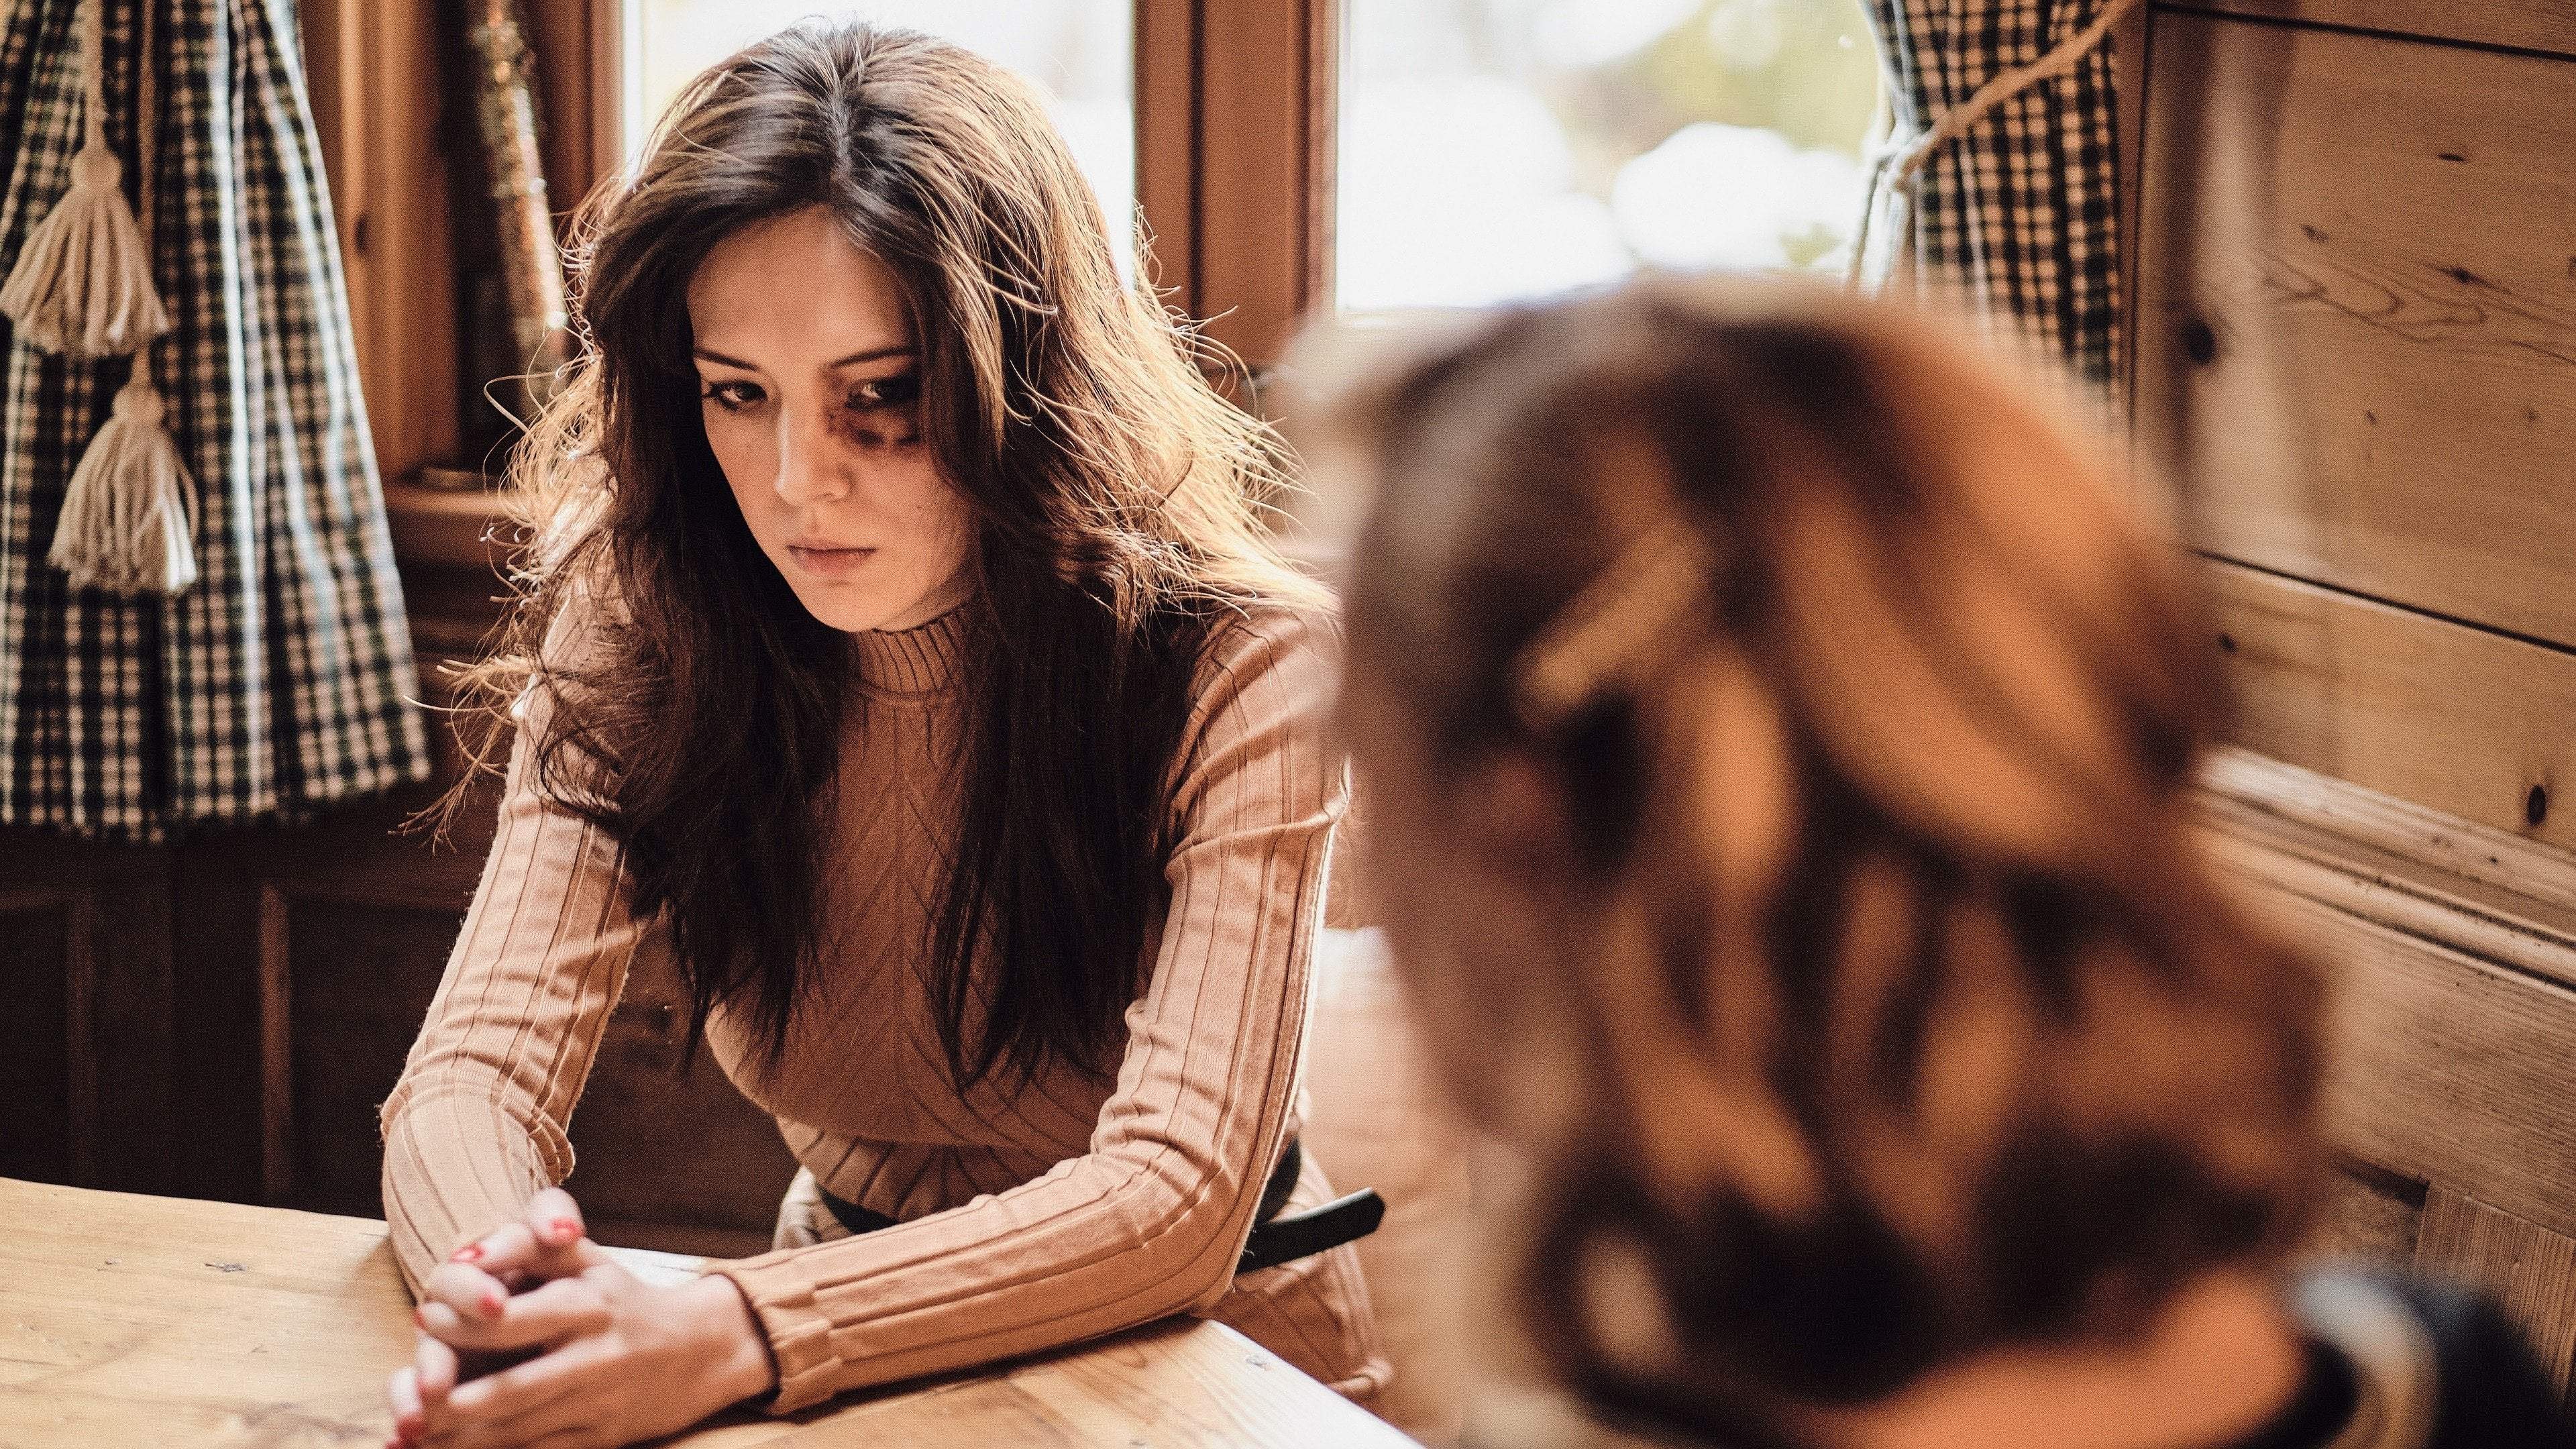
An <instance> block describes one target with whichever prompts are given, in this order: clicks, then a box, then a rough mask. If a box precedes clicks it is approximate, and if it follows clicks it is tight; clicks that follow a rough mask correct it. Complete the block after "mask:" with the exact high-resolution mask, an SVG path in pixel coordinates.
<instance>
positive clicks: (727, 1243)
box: [565, 950, 796, 1255]
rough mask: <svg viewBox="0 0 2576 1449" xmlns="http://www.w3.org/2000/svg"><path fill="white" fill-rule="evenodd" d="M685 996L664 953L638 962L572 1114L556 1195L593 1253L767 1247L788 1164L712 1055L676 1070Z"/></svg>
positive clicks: (772, 1132)
mask: <svg viewBox="0 0 2576 1449" xmlns="http://www.w3.org/2000/svg"><path fill="white" fill-rule="evenodd" d="M688 1019H689V1018H688V1007H687V997H686V996H685V994H684V993H683V992H682V990H681V988H680V983H679V978H678V975H677V974H676V972H675V971H674V970H673V968H672V965H671V961H670V958H669V956H668V955H667V954H666V953H663V952H658V951H652V950H646V951H643V952H640V953H638V957H637V961H636V965H635V968H634V969H633V971H632V972H630V974H629V978H628V981H627V985H626V996H625V999H624V1000H623V1001H622V1002H620V1003H619V1005H618V1008H617V1012H616V1014H615V1015H614V1016H612V1017H610V1018H609V1023H608V1033H607V1035H606V1036H605V1037H603V1038H602V1039H601V1041H600V1045H599V1059H598V1061H597V1062H595V1063H594V1064H593V1065H592V1068H591V1076H590V1085H589V1087H588V1089H587V1090H585V1091H584V1092H583V1094H582V1101H581V1106H580V1108H579V1110H577V1111H575V1112H574V1113H573V1119H572V1129H571V1138H572V1147H573V1156H574V1164H575V1165H574V1168H573V1174H572V1178H571V1180H570V1181H569V1182H567V1183H566V1184H565V1186H566V1187H567V1188H569V1189H570V1190H571V1192H572V1193H573V1195H574V1196H575V1197H577V1198H579V1199H580V1200H581V1202H582V1203H583V1205H584V1207H585V1208H586V1209H588V1210H590V1211H591V1212H593V1213H594V1214H595V1215H596V1217H597V1219H598V1221H597V1222H596V1223H595V1224H594V1227H595V1230H596V1231H597V1232H598V1234H599V1236H600V1238H601V1240H602V1241H603V1242H612V1243H616V1244H619V1245H620V1246H624V1247H638V1248H660V1249H664V1250H666V1251H671V1252H717V1253H720V1254H728V1255H729V1254H736V1253H746V1252H758V1251H762V1250H765V1249H766V1248H767V1247H768V1245H769V1233H770V1228H771V1226H772V1225H773V1224H774V1223H775V1222H776V1220H777V1217H778V1199H779V1196H780V1195H781V1194H782V1193H784V1192H785V1191H786V1190H787V1181H788V1179H789V1178H791V1177H793V1176H795V1173H796V1163H795V1159H793V1158H792V1157H790V1156H789V1155H788V1153H787V1147H786V1144H785V1143H783V1142H781V1141H780V1140H779V1136H778V1127H777V1124H776V1123H775V1122H773V1121H772V1120H771V1119H770V1117H769V1115H768V1114H767V1113H765V1112H763V1111H761V1110H760V1109H759V1108H757V1107H755V1106H753V1105H752V1104H751V1103H750V1102H748V1101H746V1100H745V1099H744V1098H743V1095H742V1094H741V1093H740V1092H738V1091H736V1090H735V1089H734V1085H733V1083H732V1082H731V1081H729V1080H727V1079H726V1077H725V1074H724V1071H723V1069H722V1068H720V1067H718V1066H717V1065H716V1062H715V1056H714V1054H713V1053H711V1052H707V1051H701V1052H699V1053H698V1055H697V1059H696V1061H695V1062H694V1063H691V1064H690V1065H689V1066H688V1067H687V1068H686V1069H685V1070H683V1067H682V1061H681V1058H682V1046H683V1043H684V1041H685V1037H686V1031H687V1027H688Z"/></svg>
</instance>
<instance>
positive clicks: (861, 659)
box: [850, 606, 966, 698]
mask: <svg viewBox="0 0 2576 1449" xmlns="http://www.w3.org/2000/svg"><path fill="white" fill-rule="evenodd" d="M965 634H966V610H965V609H964V608H963V607H962V606H961V607H959V608H954V609H951V610H949V611H948V612H947V613H945V614H942V615H940V616H939V617H938V618H936V619H933V620H931V621H930V622H929V623H927V624H917V625H915V626H913V627H912V628H909V629H896V630H885V629H869V630H866V631H864V632H861V633H857V634H853V635H851V636H850V651H851V654H852V657H854V658H855V659H857V660H858V665H859V680H860V682H861V683H862V684H865V685H866V686H867V687H868V689H869V690H870V691H871V692H872V693H876V694H881V695H892V696H895V697H898V698H902V697H912V696H921V695H932V694H941V693H945V692H946V691H947V689H948V687H949V685H951V684H952V683H954V682H955V681H956V678H957V662H958V653H959V649H960V646H961V644H962V642H963V640H964V638H965Z"/></svg>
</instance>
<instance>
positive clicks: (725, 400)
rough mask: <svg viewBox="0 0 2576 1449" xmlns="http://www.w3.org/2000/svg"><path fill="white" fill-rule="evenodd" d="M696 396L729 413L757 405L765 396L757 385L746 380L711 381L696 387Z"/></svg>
mask: <svg viewBox="0 0 2576 1449" xmlns="http://www.w3.org/2000/svg"><path fill="white" fill-rule="evenodd" d="M698 396H699V397H701V398H704V399H706V400H708V401H710V402H713V403H714V404H715V405H716V406H717V407H720V408H723V409H724V410H725V411H726V412H729V413H738V412H741V411H742V410H743V409H745V408H749V407H757V406H758V405H759V404H760V402H761V399H762V398H763V397H764V396H766V394H764V393H762V392H761V390H760V388H759V386H758V385H757V384H754V383H748V382H711V383H708V384H706V385H705V386H704V387H701V388H699V389H698Z"/></svg>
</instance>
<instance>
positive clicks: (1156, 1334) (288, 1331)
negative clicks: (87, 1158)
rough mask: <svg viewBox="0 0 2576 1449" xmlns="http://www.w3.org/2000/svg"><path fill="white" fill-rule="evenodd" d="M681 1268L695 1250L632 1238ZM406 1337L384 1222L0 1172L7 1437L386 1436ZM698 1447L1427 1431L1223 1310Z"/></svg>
mask: <svg viewBox="0 0 2576 1449" xmlns="http://www.w3.org/2000/svg"><path fill="white" fill-rule="evenodd" d="M620 1252H621V1256H623V1257H624V1258H625V1259H626V1261H627V1262H628V1264H629V1266H631V1267H633V1268H634V1269H635V1270H636V1271H637V1272H639V1273H642V1274H645V1275H647V1276H650V1277H659V1278H665V1279H668V1278H673V1277H680V1276H685V1275H687V1274H689V1273H691V1272H693V1271H695V1269H696V1267H697V1264H698V1260H696V1259H694V1258H682V1257H676V1256H673V1255H670V1254H665V1253H644V1252H635V1251H629V1250H620ZM411 1344H412V1328H411V1306H410V1299H409V1298H408V1297H407V1296H406V1295H405V1293H404V1291H403V1286H402V1280H401V1277H400V1275H399V1274H397V1273H396V1271H395V1269H394V1261H393V1254H392V1251H391V1250H390V1249H389V1248H388V1247H387V1246H386V1244H385V1225H384V1224H383V1223H380V1222H376V1221H373V1220H371V1219H366V1218H342V1217H325V1216H322V1215H319V1214H315V1213H299V1212H289V1211H286V1210H284V1209H281V1208H258V1207H244V1206H241V1205H239V1204H234V1203H215V1202H196V1201H190V1200H184V1199H178V1198H158V1197H137V1196H133V1195H130V1194H126V1193H112V1192H90V1191H84V1190H82V1189H79V1188H69V1187H49V1186H43V1185H39V1184H35V1183H26V1182H17V1181H12V1180H10V1179H6V1178H0V1446H6V1449H111V1446H115V1449H121V1446H127V1445H137V1446H140V1445H151V1446H155V1449H175V1446H199V1445H223V1446H242V1449H252V1446H257V1449H295V1446H305V1445H318V1444H360V1445H366V1446H369V1449H374V1446H377V1445H381V1444H382V1443H383V1442H384V1441H385V1437H386V1435H387V1434H388V1433H389V1432H390V1420H389V1418H388V1416H387V1414H386V1411H385V1404H384V1383H385V1378H386V1375H388V1374H389V1373H391V1372H392V1371H393V1370H394V1369H395V1368H397V1367H399V1366H400V1365H401V1364H402V1363H404V1362H405V1361H406V1360H407V1359H408V1357H409V1355H410V1353H411ZM664 1442H665V1443H666V1444H668V1445H672V1446H686V1449H720V1446H721V1449H739V1446H743V1445H750V1444H763V1443H765V1444H769V1445H772V1446H773V1449H791V1446H792V1449H836V1446H842V1445H852V1446H855V1445H870V1446H877V1445H928V1446H945V1445H955V1446H960V1449H963V1446H974V1449H986V1446H992V1445H1009V1444H1038V1445H1047V1446H1059V1445H1089V1444H1099V1445H1108V1446H1112V1449H1131V1446H1148V1449H1190V1446H1216V1445H1228V1446H1233V1445H1242V1446H1252V1449H1269V1446H1278V1449H1288V1446H1308V1445H1314V1446H1324V1445H1330V1446H1336V1449H1341V1446H1349V1449H1399V1446H1405V1445H1410V1444H1411V1443H1412V1441H1411V1440H1409V1439H1406V1438H1405V1437H1404V1436H1402V1435H1400V1434H1398V1433H1397V1432H1396V1431H1395V1430H1393V1429H1391V1428H1389V1427H1387V1426H1386V1425H1385V1424H1384V1423H1382V1422H1380V1421H1379V1420H1377V1419H1375V1418H1373V1417H1371V1416H1370V1415H1368V1414H1366V1413H1364V1412H1362V1411H1361V1410H1359V1409H1357V1408H1354V1407H1352V1406H1351V1405H1350V1404H1349V1403H1348V1402H1347V1401H1345V1400H1344V1399H1342V1398H1341V1397H1340V1396H1339V1395H1337V1394H1335V1393H1333V1392H1332V1391H1331V1390H1330V1389H1327V1388H1325V1387H1324V1386H1323V1385H1321V1384H1319V1383H1317V1382H1315V1381H1314V1380H1313V1379H1310V1378H1308V1377H1306V1376H1305V1375H1304V1374H1302V1373H1299V1372H1298V1371H1297V1370H1295V1369H1293V1368H1291V1367H1289V1366H1288V1365H1286V1364H1284V1363H1281V1362H1280V1361H1279V1360H1278V1359H1276V1358H1274V1357H1272V1356H1271V1355H1270V1354H1268V1353H1266V1352H1264V1351H1263V1350H1262V1349H1261V1348H1260V1347H1259V1346H1258V1345H1256V1344H1254V1343H1253V1342H1252V1341H1251V1340H1250V1339H1247V1338H1245V1337H1243V1336H1242V1335H1240V1334H1238V1333H1236V1332H1234V1331H1233V1330H1232V1329H1229V1328H1226V1327H1224V1326H1222V1325H1220V1324H1214V1323H1202V1322H1197V1321H1192V1320H1173V1321H1170V1322H1166V1323H1161V1324H1156V1325H1153V1326H1151V1327H1148V1328H1145V1329H1141V1330H1139V1331H1137V1332H1135V1333H1132V1334H1129V1335H1126V1336H1124V1337H1121V1338H1116V1339H1111V1340H1108V1341H1106V1342H1104V1343H1099V1344H1094V1345H1091V1346H1089V1347H1086V1348H1080V1349H1073V1350H1069V1351H1067V1352H1064V1353H1060V1354H1055V1355H1051V1356H1048V1357H1045V1358H1039V1359H1030V1360H1024V1361H1021V1362H1018V1363H1014V1364H1010V1365H1005V1366H1000V1367H996V1368H994V1369H990V1370H987V1371H985V1372H982V1373H979V1374H974V1375H965V1376H960V1377H957V1378H953V1379H945V1380H938V1381H933V1382H931V1383H928V1384H925V1385H922V1386H918V1387H910V1388H903V1389H895V1390H889V1391H883V1392H879V1393H877V1394H874V1395H871V1396H867V1397H860V1398H854V1399H851V1400H846V1401H842V1402H840V1403H838V1404H836V1405H834V1406H832V1407H830V1408H828V1409H819V1410H815V1411H812V1412H810V1413H808V1414H805V1415H801V1416H798V1417H796V1418H793V1419H767V1418H758V1417H754V1416H749V1415H741V1414H736V1415H731V1416H728V1417H726V1418H725V1419H722V1420H718V1421H716V1422H714V1423H712V1424H710V1425H709V1426H708V1427H706V1428H702V1429H700V1430H698V1431H696V1432H695V1433H691V1434H685V1435H682V1436H680V1437H679V1438H678V1439H674V1440H667V1441H664Z"/></svg>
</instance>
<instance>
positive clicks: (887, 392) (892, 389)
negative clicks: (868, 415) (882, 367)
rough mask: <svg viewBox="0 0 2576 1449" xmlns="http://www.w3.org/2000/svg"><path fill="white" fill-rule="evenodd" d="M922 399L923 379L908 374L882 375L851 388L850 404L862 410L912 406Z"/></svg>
mask: <svg viewBox="0 0 2576 1449" xmlns="http://www.w3.org/2000/svg"><path fill="white" fill-rule="evenodd" d="M920 399H921V379H920V378H917V377H914V376H911V375H910V374H906V375H904V376H901V377H881V378H878V379H877V380H876V381H874V382H863V383H861V384H859V385H858V386H857V387H854V388H852V389H850V406H851V407H852V408H853V409H855V410H857V411H860V412H871V411H875V410H877V409H880V408H902V407H910V406H912V405H913V404H914V403H915V402H918V401H920Z"/></svg>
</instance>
